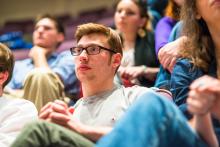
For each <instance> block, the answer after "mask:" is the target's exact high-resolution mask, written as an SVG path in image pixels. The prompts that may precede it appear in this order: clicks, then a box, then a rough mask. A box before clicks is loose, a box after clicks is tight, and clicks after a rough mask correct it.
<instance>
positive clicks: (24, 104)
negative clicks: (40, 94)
mask: <svg viewBox="0 0 220 147" xmlns="http://www.w3.org/2000/svg"><path fill="white" fill-rule="evenodd" d="M0 105H2V106H3V107H2V108H7V109H11V108H14V109H25V108H28V109H29V111H36V113H37V109H36V107H35V105H34V104H33V103H32V102H30V101H28V100H25V99H20V98H0Z"/></svg>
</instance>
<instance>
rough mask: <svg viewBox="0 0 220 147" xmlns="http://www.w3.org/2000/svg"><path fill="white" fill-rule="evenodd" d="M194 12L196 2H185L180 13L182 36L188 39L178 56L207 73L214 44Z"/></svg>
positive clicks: (205, 27) (190, 0) (192, 0)
mask: <svg viewBox="0 0 220 147" xmlns="http://www.w3.org/2000/svg"><path fill="white" fill-rule="evenodd" d="M196 12H197V8H196V0H185V2H184V5H183V6H182V11H181V17H182V18H181V19H182V20H183V35H185V36H187V37H188V38H190V39H187V41H186V42H185V43H184V47H183V50H181V53H180V55H181V56H182V57H185V58H189V59H190V60H191V61H192V63H193V64H194V65H195V66H197V67H200V68H202V69H203V70H204V71H205V72H207V71H208V68H209V64H210V62H211V60H212V58H213V57H214V53H213V52H214V50H213V49H214V44H213V41H212V37H211V35H210V33H209V29H208V26H207V24H206V22H205V21H204V19H203V18H200V19H197V18H196V16H197V14H196Z"/></svg>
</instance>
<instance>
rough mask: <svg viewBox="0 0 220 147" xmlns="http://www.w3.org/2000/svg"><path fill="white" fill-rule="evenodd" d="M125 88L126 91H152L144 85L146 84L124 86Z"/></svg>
mask: <svg viewBox="0 0 220 147" xmlns="http://www.w3.org/2000/svg"><path fill="white" fill-rule="evenodd" d="M123 90H124V91H125V92H132V93H139V92H146V91H151V89H149V88H147V87H144V86H139V85H134V86H131V87H124V86H123Z"/></svg>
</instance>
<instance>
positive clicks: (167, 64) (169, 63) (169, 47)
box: [158, 36, 186, 73]
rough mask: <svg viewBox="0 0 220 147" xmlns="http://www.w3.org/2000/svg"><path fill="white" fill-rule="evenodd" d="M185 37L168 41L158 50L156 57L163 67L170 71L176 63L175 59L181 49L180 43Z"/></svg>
mask: <svg viewBox="0 0 220 147" xmlns="http://www.w3.org/2000/svg"><path fill="white" fill-rule="evenodd" d="M185 39H186V37H184V36H183V37H180V38H178V39H177V40H175V41H173V42H170V43H168V44H166V45H165V46H163V47H162V48H161V49H160V50H159V52H158V59H159V61H160V63H161V65H162V66H163V68H164V69H167V70H168V71H169V72H170V73H172V71H173V68H174V66H175V64H176V60H177V59H178V58H179V52H180V50H181V49H182V45H183V43H184V41H185Z"/></svg>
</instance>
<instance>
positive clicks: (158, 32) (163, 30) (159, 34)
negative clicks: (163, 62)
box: [155, 16, 177, 55]
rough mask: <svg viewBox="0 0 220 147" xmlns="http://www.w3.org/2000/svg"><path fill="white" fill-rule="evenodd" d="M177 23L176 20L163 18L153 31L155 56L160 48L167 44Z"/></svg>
mask: <svg viewBox="0 0 220 147" xmlns="http://www.w3.org/2000/svg"><path fill="white" fill-rule="evenodd" d="M176 23H177V21H176V20H174V19H172V18H170V17H167V16H165V17H163V18H162V19H161V20H160V21H159V22H158V24H157V26H156V29H155V51H156V55H158V52H159V50H160V48H161V47H163V46H164V45H165V44H167V43H168V40H169V36H170V33H171V31H172V29H173V27H174V26H175V24H176Z"/></svg>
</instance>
